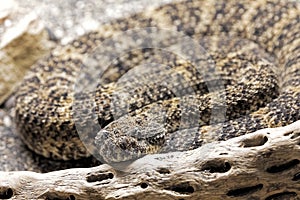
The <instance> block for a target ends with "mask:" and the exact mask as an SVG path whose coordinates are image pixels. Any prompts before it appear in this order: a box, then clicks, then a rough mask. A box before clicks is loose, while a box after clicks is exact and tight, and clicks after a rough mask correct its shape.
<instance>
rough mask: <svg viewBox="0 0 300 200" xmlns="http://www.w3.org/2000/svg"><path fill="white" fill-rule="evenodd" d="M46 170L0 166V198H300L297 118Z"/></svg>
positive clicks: (299, 142) (299, 149) (299, 129)
mask: <svg viewBox="0 0 300 200" xmlns="http://www.w3.org/2000/svg"><path fill="white" fill-rule="evenodd" d="M125 171H126V172H124V171H123V172H120V171H117V170H115V169H114V168H112V167H111V166H109V165H106V164H105V165H100V166H98V167H94V168H78V169H68V170H62V171H55V172H50V173H45V174H39V173H35V172H24V171H23V172H22V171H18V172H17V171H16V172H0V198H2V199H72V200H75V199H76V200H79V199H151V200H153V199H177V200H178V199H266V200H271V199H299V198H300V121H298V122H295V123H294V124H291V125H289V126H286V127H283V128H275V129H263V130H260V131H257V132H255V133H252V134H249V135H245V136H241V137H237V138H233V139H230V140H228V141H224V142H220V143H211V144H208V145H204V146H203V147H201V148H198V149H196V150H192V151H187V152H176V153H168V154H157V155H149V156H146V157H143V158H141V159H139V160H136V161H135V162H133V163H132V164H130V165H129V166H127V168H126V170H125Z"/></svg>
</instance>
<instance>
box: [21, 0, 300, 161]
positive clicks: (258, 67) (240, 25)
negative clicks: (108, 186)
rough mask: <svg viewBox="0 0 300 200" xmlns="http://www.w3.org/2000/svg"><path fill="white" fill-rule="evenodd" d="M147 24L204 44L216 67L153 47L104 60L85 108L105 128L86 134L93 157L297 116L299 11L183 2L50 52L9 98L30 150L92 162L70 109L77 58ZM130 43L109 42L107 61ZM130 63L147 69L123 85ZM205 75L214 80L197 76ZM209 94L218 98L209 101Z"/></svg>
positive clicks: (275, 1) (259, 4)
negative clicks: (13, 101) (88, 107)
mask: <svg viewBox="0 0 300 200" xmlns="http://www.w3.org/2000/svg"><path fill="white" fill-rule="evenodd" d="M147 27H156V28H158V29H167V30H171V31H172V32H173V33H184V34H185V35H187V36H189V37H191V38H192V39H193V41H195V42H196V43H197V44H199V45H201V46H202V47H203V48H204V49H205V50H206V52H208V54H209V55H210V56H209V58H210V59H211V60H213V61H214V63H215V64H214V66H213V67H211V66H210V65H206V64H205V63H207V62H206V61H205V59H204V60H203V61H200V63H202V64H201V66H195V65H194V63H192V62H190V61H188V60H185V59H183V58H182V57H180V56H179V55H175V54H172V53H167V52H165V51H163V50H162V49H153V48H145V49H134V50H132V51H130V52H124V54H123V56H122V57H119V58H117V59H115V60H111V62H112V64H111V65H110V66H109V67H108V69H107V70H106V71H105V72H104V74H103V75H102V82H101V83H99V84H98V86H97V88H96V90H95V92H94V93H92V95H91V93H90V94H86V96H89V95H90V96H89V97H91V96H92V97H93V98H94V97H95V98H94V101H95V104H94V107H93V108H92V109H91V110H93V111H94V112H95V113H96V115H97V119H96V121H97V123H99V124H100V126H101V127H102V128H103V129H101V130H97V131H95V130H93V129H92V128H91V130H90V131H87V133H86V138H89V139H90V140H93V141H94V148H93V149H92V151H95V152H96V153H98V154H100V156H101V157H102V159H103V160H104V161H107V162H120V161H126V160H129V159H133V158H137V157H140V156H142V155H145V154H148V153H156V152H167V151H178V150H179V151H182V150H189V149H194V148H197V147H199V146H201V145H202V144H204V143H207V142H211V141H218V140H227V139H229V138H232V137H237V136H239V135H243V134H246V133H250V132H253V131H255V130H258V129H261V128H267V127H278V126H283V125H287V124H290V123H292V122H294V121H296V120H299V119H300V112H299V108H300V4H299V3H298V2H296V1H281V0H257V1H246V0H239V1H237V0H230V1H225V0H221V1H220V0H208V1H204V0H188V1H182V2H177V3H170V4H167V5H164V6H162V7H160V8H157V9H152V10H147V11H145V12H143V13H140V14H135V15H133V16H131V17H128V18H124V19H118V20H115V21H113V22H111V23H109V24H106V25H103V26H101V27H100V28H99V30H97V31H95V32H91V33H89V34H87V35H84V36H82V37H80V38H78V39H77V40H74V41H73V42H72V43H70V44H69V45H66V46H63V47H58V48H56V49H55V50H54V51H53V52H52V53H51V54H50V55H49V56H48V57H47V58H45V59H43V60H41V61H39V62H38V63H37V64H36V65H35V66H33V68H32V70H31V73H29V74H28V76H27V77H26V78H25V80H24V82H23V83H22V85H21V86H20V88H19V90H18V92H17V98H16V125H17V128H18V131H19V133H20V135H21V136H22V138H23V140H24V142H25V143H26V144H27V145H28V146H29V148H30V149H32V150H33V151H35V152H36V153H38V154H42V155H43V156H45V157H52V158H54V159H64V160H68V159H78V158H81V157H86V156H88V155H90V152H89V151H87V149H86V147H85V146H84V145H83V144H82V140H81V139H82V138H81V139H80V138H79V137H78V133H77V130H76V126H75V122H74V121H76V115H75V114H74V112H75V111H76V112H77V111H78V110H77V109H79V112H81V111H80V106H79V107H76V110H75V108H74V105H73V102H74V90H73V86H74V83H75V82H76V81H77V79H78V76H79V75H80V73H81V71H80V68H81V67H83V68H84V67H85V63H83V59H84V58H85V56H87V55H89V54H92V53H93V51H94V50H95V47H97V46H99V45H100V44H102V43H103V42H104V41H105V40H106V39H108V38H112V36H113V35H114V34H119V35H122V32H124V31H127V30H128V29H140V30H142V29H143V28H147ZM149 30H152V29H149ZM150 32H151V31H150ZM144 34H147V31H146V33H144ZM142 35H143V34H142ZM168 38H172V36H170V37H166V39H160V40H155V39H156V38H154V39H152V40H150V41H147V42H148V43H149V44H153V46H155V45H157V44H155V45H154V43H157V41H158V43H159V44H161V45H162V46H172V45H173V46H174V45H175V46H176V45H178V44H174V41H173V40H172V39H168ZM131 39H132V40H128V41H127V42H126V43H125V44H119V43H118V42H117V41H115V40H114V39H111V41H113V42H112V43H111V44H108V45H106V46H105V48H106V49H104V50H105V52H106V53H107V54H108V56H106V58H108V59H109V58H110V57H109V54H110V53H113V52H114V51H115V50H116V49H117V48H119V46H120V45H125V46H126V45H131V43H132V42H139V41H140V40H141V39H142V38H131ZM179 48H181V49H184V50H187V51H186V52H189V53H191V52H192V53H193V50H194V49H193V48H192V47H191V46H189V45H186V44H179ZM192 53H191V54H192ZM197 56H198V55H197ZM200 57H201V56H200ZM204 57H205V56H204ZM200 60H201V59H200ZM99 62H100V64H99V65H101V61H99ZM149 63H160V64H161V65H163V66H167V67H161V65H160V67H157V66H156V65H155V64H154V65H153V66H152V65H151V64H149ZM137 65H144V66H145V69H147V70H145V71H146V72H143V73H141V71H138V73H135V74H133V75H128V78H127V79H125V80H121V79H122V76H124V75H125V74H127V73H128V72H129V71H131V70H134V69H133V67H134V66H137ZM199 69H200V70H199ZM211 71H214V73H213V74H215V75H216V76H209V77H204V76H203V74H207V73H210V72H211ZM165 77H171V80H172V81H171V82H172V86H164V85H163V83H164V82H163V81H162V80H164V79H165ZM150 80H155V81H150ZM140 82H143V83H144V84H139V83H140ZM217 83H222V84H221V85H222V87H219V86H218V84H217ZM207 85H210V87H208V86H207ZM174 88H180V89H179V90H176V91H180V93H181V95H178V93H176V92H174ZM124 92H125V93H126V92H132V93H130V95H129V97H127V99H126V100H125V101H123V102H121V100H119V99H118V98H115V96H116V94H119V93H124ZM215 95H217V96H218V97H220V98H221V99H223V101H219V100H218V99H217V100H215V101H214V100H213V99H214V96H215ZM81 96H82V97H80V98H83V96H85V95H84V94H82V95H81ZM80 98H79V102H80ZM82 101H84V100H82ZM222 110H223V111H224V116H225V118H224V119H222V120H221V118H222V117H220V116H219V115H218V113H221V111H222ZM82 112H83V114H82V116H83V120H82V121H81V123H82V124H84V125H86V126H88V123H85V118H88V117H89V113H88V112H87V113H85V112H84V109H83V110H82ZM183 118H186V120H183ZM87 121H88V120H87Z"/></svg>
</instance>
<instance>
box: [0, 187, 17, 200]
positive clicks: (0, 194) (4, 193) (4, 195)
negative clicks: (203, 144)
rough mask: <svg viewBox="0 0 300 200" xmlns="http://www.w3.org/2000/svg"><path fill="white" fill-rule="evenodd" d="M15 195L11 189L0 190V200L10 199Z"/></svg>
mask: <svg viewBox="0 0 300 200" xmlns="http://www.w3.org/2000/svg"><path fill="white" fill-rule="evenodd" d="M13 195H14V192H13V190H12V189H11V188H0V199H10V198H11V197H12V196H13Z"/></svg>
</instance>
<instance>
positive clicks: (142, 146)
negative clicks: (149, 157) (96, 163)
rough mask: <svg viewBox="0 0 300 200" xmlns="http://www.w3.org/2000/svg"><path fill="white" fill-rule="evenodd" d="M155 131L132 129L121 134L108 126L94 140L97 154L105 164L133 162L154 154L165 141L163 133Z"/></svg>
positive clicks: (139, 128)
mask: <svg viewBox="0 0 300 200" xmlns="http://www.w3.org/2000/svg"><path fill="white" fill-rule="evenodd" d="M112 123H117V122H112ZM157 131H158V130H149V129H146V130H145V129H141V127H132V129H130V130H127V131H126V132H125V133H126V134H122V132H121V130H119V129H116V128H114V129H110V125H108V127H106V128H105V129H102V130H100V131H99V132H98V133H97V136H96V138H95V145H96V149H97V151H98V152H97V153H98V154H99V155H100V157H101V158H102V161H104V162H106V163H119V162H124V161H133V160H136V159H138V158H141V157H143V156H145V155H146V154H151V153H152V154H153V153H156V152H158V151H159V149H160V148H161V146H162V145H163V143H164V140H165V137H164V132H157ZM154 132H155V133H154Z"/></svg>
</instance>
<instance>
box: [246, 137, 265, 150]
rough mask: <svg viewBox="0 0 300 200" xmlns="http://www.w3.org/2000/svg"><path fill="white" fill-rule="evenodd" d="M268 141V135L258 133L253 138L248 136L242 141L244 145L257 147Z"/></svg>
mask: <svg viewBox="0 0 300 200" xmlns="http://www.w3.org/2000/svg"><path fill="white" fill-rule="evenodd" d="M267 141H268V137H267V136H264V135H256V136H254V137H253V138H247V139H245V140H243V141H242V145H241V146H242V147H245V148H249V147H257V146H262V145H264V144H265V143H266V142H267Z"/></svg>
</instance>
